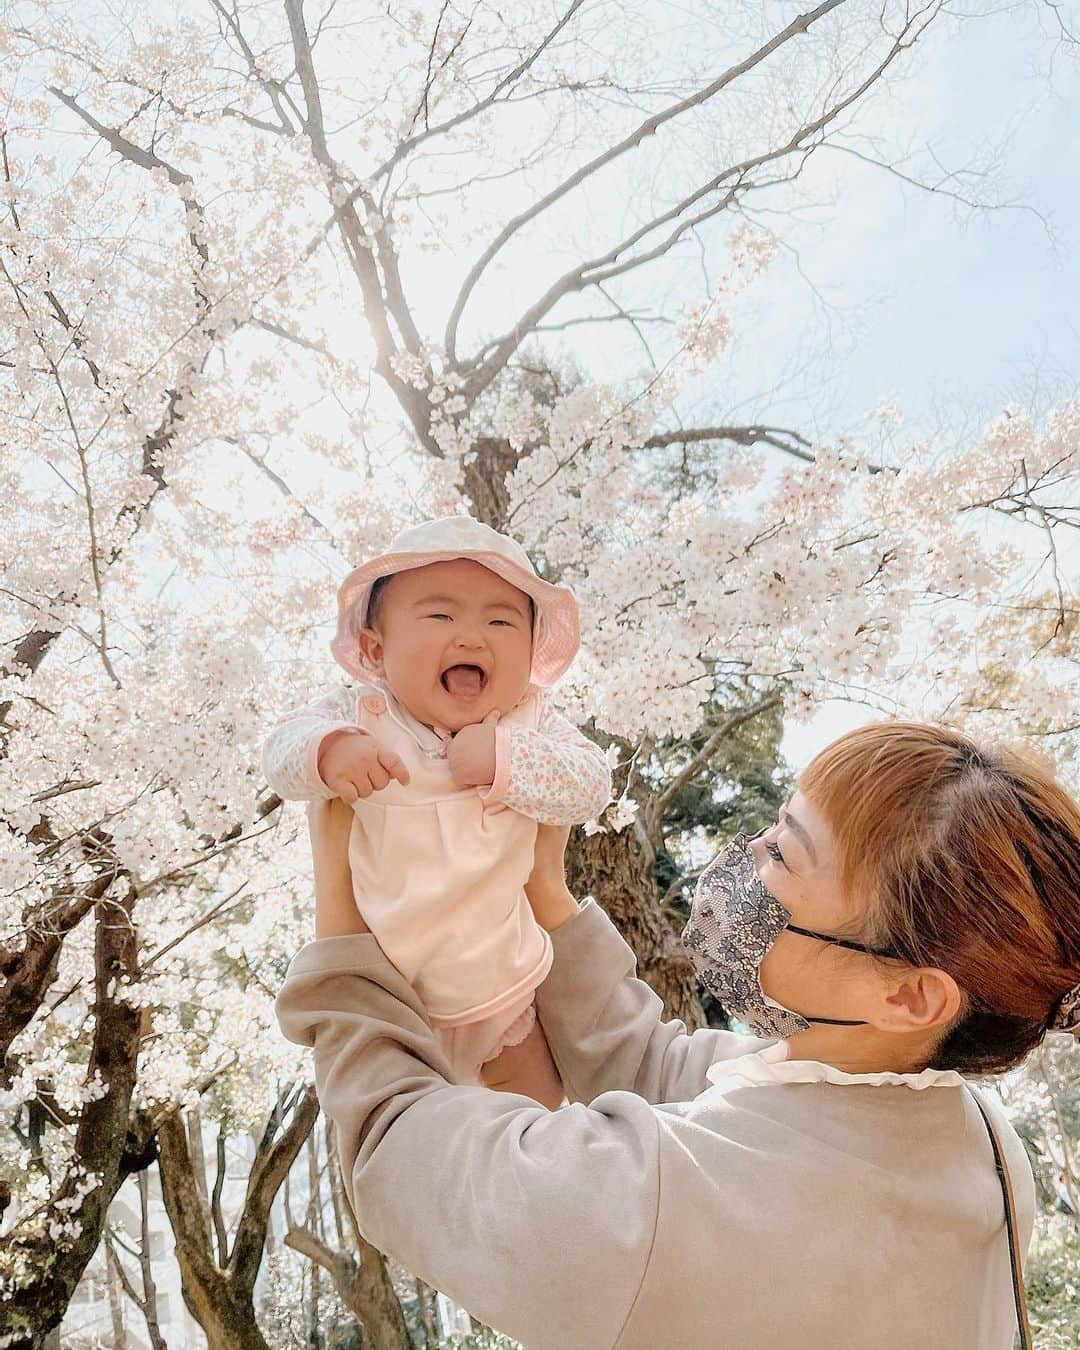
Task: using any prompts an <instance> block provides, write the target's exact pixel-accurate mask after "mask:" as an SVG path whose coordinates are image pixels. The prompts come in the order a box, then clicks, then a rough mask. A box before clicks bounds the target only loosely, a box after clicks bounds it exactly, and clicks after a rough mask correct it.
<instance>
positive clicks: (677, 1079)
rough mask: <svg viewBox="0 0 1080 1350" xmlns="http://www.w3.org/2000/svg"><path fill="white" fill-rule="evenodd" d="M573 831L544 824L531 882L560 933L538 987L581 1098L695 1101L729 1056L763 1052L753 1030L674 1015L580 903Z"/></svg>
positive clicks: (574, 1095) (535, 900)
mask: <svg viewBox="0 0 1080 1350" xmlns="http://www.w3.org/2000/svg"><path fill="white" fill-rule="evenodd" d="M568 835H569V831H568V830H566V829H560V828H559V827H556V826H544V825H541V826H540V827H539V829H538V831H537V841H536V855H535V864H534V867H533V873H532V876H531V877H530V878H529V881H528V883H527V884H526V887H525V893H526V895H527V896H528V897H529V903H530V904H531V905H532V909H533V914H534V915H535V917H536V921H537V923H539V924H540V925H541V926H542V927H544V928H546V929H547V930H548V931H549V932H550V933H551V945H552V948H553V950H554V960H553V962H552V966H551V970H550V972H549V973H548V976H547V979H546V980H545V981H544V983H543V984H542V985H540V987H539V988H538V989H537V991H536V1011H537V1014H538V1016H539V1018H540V1022H541V1025H542V1026H543V1028H544V1034H545V1035H546V1036H547V1040H548V1044H549V1045H550V1047H551V1053H552V1056H553V1057H554V1060H555V1063H556V1066H557V1067H558V1070H559V1073H560V1074H561V1076H562V1080H563V1085H564V1087H565V1088H566V1093H567V1096H568V1098H569V1099H570V1100H571V1101H580V1102H589V1101H592V1100H593V1099H594V1098H595V1097H597V1096H599V1095H600V1094H601V1093H603V1092H611V1091H626V1092H634V1093H637V1094H638V1096H641V1097H644V1098H645V1100H646V1101H648V1102H675V1101H689V1100H691V1099H692V1098H694V1097H696V1096H697V1095H698V1093H700V1092H703V1091H704V1090H705V1088H706V1087H707V1086H708V1080H707V1079H706V1077H705V1071H706V1070H707V1069H708V1067H709V1065H710V1064H713V1063H715V1062H716V1060H720V1059H733V1058H735V1057H737V1056H738V1055H745V1054H749V1053H751V1052H752V1051H754V1050H760V1049H761V1048H762V1047H763V1046H765V1045H766V1044H768V1042H766V1041H762V1040H758V1039H757V1038H756V1037H752V1036H739V1035H736V1034H735V1033H734V1032H730V1031H718V1030H716V1029H714V1028H712V1027H702V1028H700V1029H699V1030H697V1031H695V1032H693V1034H688V1033H687V1030H686V1026H685V1024H684V1023H683V1022H681V1021H679V1020H678V1019H672V1020H670V1021H665V1020H664V1007H663V1003H662V1001H661V999H660V998H659V997H658V996H657V995H656V994H655V993H654V992H653V991H652V989H650V988H649V986H648V985H647V984H646V983H645V982H644V981H643V980H639V979H638V978H637V958H636V957H635V956H634V953H633V951H632V950H631V948H630V947H629V946H628V944H627V943H626V942H625V941H624V940H623V938H622V937H621V936H620V934H619V932H618V930H617V929H616V927H615V925H614V924H613V923H612V922H611V920H610V919H609V918H608V916H607V915H606V914H605V913H604V911H603V910H602V909H601V908H600V906H599V905H598V904H596V902H595V901H591V900H590V901H586V903H585V904H584V905H582V906H579V905H578V903H577V901H576V900H575V899H574V897H573V896H572V895H571V894H570V892H569V891H568V890H567V888H566V883H565V881H564V879H563V867H564V852H565V848H566V840H567V837H568Z"/></svg>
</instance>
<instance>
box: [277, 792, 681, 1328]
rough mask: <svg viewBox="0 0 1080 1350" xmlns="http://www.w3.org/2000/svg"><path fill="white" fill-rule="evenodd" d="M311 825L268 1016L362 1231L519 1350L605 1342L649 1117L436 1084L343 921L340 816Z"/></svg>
mask: <svg viewBox="0 0 1080 1350" xmlns="http://www.w3.org/2000/svg"><path fill="white" fill-rule="evenodd" d="M311 819H312V844H313V848H314V853H315V857H316V885H317V894H318V899H317V913H318V918H317V926H318V928H319V929H320V931H323V932H325V933H326V936H325V938H324V940H321V941H316V942H313V943H309V944H308V946H306V947H305V948H303V950H302V951H300V952H299V953H298V954H297V956H296V958H295V959H294V960H293V962H292V965H291V966H290V968H289V974H288V976H287V978H286V981H285V985H284V987H283V989H282V991H281V993H280V995H279V997H278V1001H277V1014H278V1019H279V1021H280V1023H281V1027H282V1030H283V1031H284V1033H285V1035H286V1036H287V1037H288V1038H289V1039H290V1040H293V1041H297V1042H299V1043H301V1044H304V1045H310V1046H313V1047H314V1051H315V1083H316V1087H317V1089H318V1093H319V1101H320V1103H321V1104H322V1108H323V1110H324V1112H325V1113H326V1115H327V1116H328V1118H329V1119H330V1120H332V1121H333V1122H334V1125H335V1127H336V1133H337V1140H338V1146H339V1150H340V1155H341V1159H342V1171H343V1174H344V1178H345V1183H346V1188H347V1191H348V1194H349V1199H350V1202H351V1204H352V1206H353V1209H354V1212H355V1214H356V1217H357V1222H358V1226H359V1228H360V1231H361V1232H362V1233H363V1234H364V1236H365V1237H366V1238H367V1239H368V1240H369V1241H370V1242H372V1243H374V1245H375V1246H377V1247H378V1248H379V1249H380V1250H381V1251H384V1252H387V1253H389V1254H390V1255H392V1256H394V1257H395V1258H396V1259H397V1260H398V1261H400V1262H401V1263H402V1264H404V1265H405V1266H406V1267H407V1268H408V1269H409V1270H411V1271H413V1272H414V1273H415V1274H416V1275H418V1276H420V1277H421V1278H422V1279H424V1280H426V1281H427V1282H428V1283H429V1284H431V1285H433V1286H435V1287H436V1288H437V1289H441V1290H443V1291H444V1292H445V1293H447V1294H448V1295H450V1297H452V1298H454V1299H455V1300H457V1301H458V1302H459V1303H461V1304H462V1305H463V1306H464V1307H466V1308H468V1309H469V1311H470V1312H472V1313H473V1314H474V1315H475V1316H477V1317H480V1318H481V1319H482V1320H483V1321H485V1322H487V1323H489V1324H490V1325H491V1326H494V1327H497V1328H499V1330H501V1331H504V1332H505V1333H507V1334H508V1335H511V1336H513V1337H515V1338H516V1339H518V1340H520V1341H521V1342H522V1343H523V1344H525V1345H527V1346H528V1347H529V1350H565V1347H567V1346H573V1347H574V1350H611V1347H612V1346H613V1345H615V1344H616V1342H617V1340H618V1337H619V1332H620V1330H621V1328H622V1326H623V1324H624V1322H625V1320H626V1318H627V1316H628V1314H629V1311H630V1309H631V1307H632V1306H633V1303H634V1300H635V1298H636V1296H637V1292H638V1289H639V1287H640V1285H641V1281H642V1278H643V1276H644V1272H645V1269H646V1266H647V1264H648V1261H649V1256H650V1252H651V1247H652V1240H653V1233H654V1230H655V1225H656V1218H657V1196H658V1192H659V1179H660V1178H659V1149H660V1129H659V1124H658V1121H657V1118H656V1115H655V1114H654V1112H653V1111H652V1109H651V1108H650V1107H649V1106H647V1105H646V1104H645V1102H643V1101H641V1100H640V1099H639V1098H636V1097H633V1096H630V1095H628V1094H621V1093H620V1094H613V1095H612V1097H610V1098H609V1099H607V1100H606V1101H604V1102H599V1103H597V1104H596V1106H595V1108H594V1109H589V1108H586V1107H584V1106H569V1107H564V1108H563V1109H562V1110H560V1111H554V1112H548V1111H546V1110H544V1109H543V1108H542V1107H540V1106H538V1105H537V1104H536V1103H535V1102H532V1101H530V1100H529V1099H528V1098H527V1097H518V1096H513V1095H511V1094H509V1093H502V1092H491V1091H490V1090H488V1089H487V1088H483V1087H460V1086H453V1085H451V1084H450V1083H448V1082H447V1081H446V1080H447V1075H448V1074H449V1072H450V1066H449V1063H448V1062H447V1060H446V1057H445V1054H444V1052H443V1050H442V1048H441V1046H440V1045H439V1043H438V1041H437V1040H436V1039H435V1036H434V1035H433V1033H432V1030H431V1027H430V1026H429V1024H428V1022H427V1019H426V1016H425V1013H424V1009H423V1006H422V1004H421V1002H420V1000H419V999H418V998H417V996H416V993H415V991H414V990H413V989H412V988H411V986H410V985H409V984H408V983H407V981H406V980H405V978H404V976H402V974H401V973H400V971H398V970H397V968H396V967H395V966H394V965H393V964H392V963H391V962H390V961H389V960H388V959H387V958H386V956H385V955H384V953H383V952H382V949H381V948H380V947H379V945H378V942H377V941H376V939H375V938H374V937H373V936H372V935H371V934H370V933H356V932H348V931H341V925H343V924H344V923H345V922H346V920H347V918H348V916H347V914H346V907H345V904H344V901H345V898H346V897H345V894H344V889H343V887H342V885H341V878H342V876H343V875H344V873H345V872H346V869H347V863H346V857H345V841H346V839H347V832H346V831H345V830H344V829H343V828H342V822H341V820H340V819H338V820H336V821H335V820H334V819H333V818H332V817H330V818H328V817H326V816H320V815H319V814H318V807H315V808H313V816H312V817H311ZM354 908H355V907H354ZM348 922H349V923H352V922H353V920H351V919H348Z"/></svg>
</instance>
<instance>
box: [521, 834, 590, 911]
mask: <svg viewBox="0 0 1080 1350" xmlns="http://www.w3.org/2000/svg"><path fill="white" fill-rule="evenodd" d="M569 837H570V827H569V825H538V826H537V827H536V848H535V850H534V852H533V870H532V874H531V875H530V877H529V879H528V881H527V882H526V883H525V894H526V895H527V896H528V899H529V904H530V905H531V906H532V912H533V917H534V918H535V919H536V922H537V923H538V924H539V925H540V927H541V928H546V929H547V930H548V932H549V933H550V932H553V931H554V930H555V929H556V928H558V927H559V926H560V925H561V924H564V923H565V922H566V921H567V919H572V918H573V917H574V915H575V914H576V913H577V912H578V902H577V901H576V900H575V899H574V897H573V896H572V895H571V894H570V892H569V891H568V890H567V888H566V841H567V839H569Z"/></svg>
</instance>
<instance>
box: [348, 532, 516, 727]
mask: <svg viewBox="0 0 1080 1350" xmlns="http://www.w3.org/2000/svg"><path fill="white" fill-rule="evenodd" d="M360 646H361V650H362V651H363V653H364V655H365V656H366V658H367V660H368V661H369V662H370V663H371V664H372V665H374V666H375V667H376V668H377V669H378V670H379V671H380V674H381V675H382V678H383V679H384V680H385V681H386V683H387V684H388V685H389V686H390V688H391V690H392V691H393V693H394V696H395V698H397V699H399V700H400V701H401V702H402V703H403V704H404V705H405V707H406V708H407V709H408V710H409V712H411V713H412V715H413V716H414V717H415V718H417V719H418V720H419V721H421V722H425V723H427V725H429V726H439V727H444V728H445V729H446V730H447V731H460V730H461V728H462V727H464V726H469V725H470V724H471V723H473V722H482V721H483V719H484V718H485V717H486V716H487V714H488V713H489V712H491V711H492V709H496V708H497V709H498V711H499V712H500V713H507V712H509V711H510V709H511V708H512V707H514V705H515V704H516V703H517V702H518V701H519V700H520V699H521V697H522V695H523V694H524V693H525V691H526V689H527V688H528V686H529V671H530V669H531V667H532V624H531V621H530V617H529V598H528V596H527V595H525V594H524V592H522V591H519V590H518V588H517V587H516V586H511V585H510V583H509V582H508V581H504V580H503V579H502V577H500V576H497V575H496V574H495V573H494V572H491V571H489V570H488V569H487V568H486V567H483V566H482V565H481V564H480V563H477V562H473V561H472V559H470V558H455V559H453V560H452V561H450V562H437V563H429V564H428V566H427V567H415V568H413V569H412V570H410V571H408V572H398V573H397V574H396V575H395V576H393V577H392V578H391V579H390V582H389V583H388V585H387V586H386V587H385V588H384V590H383V592H382V594H381V596H380V598H379V605H378V609H377V612H376V614H375V617H374V621H373V623H372V626H371V627H370V628H365V629H363V630H362V632H361V634H360Z"/></svg>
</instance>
